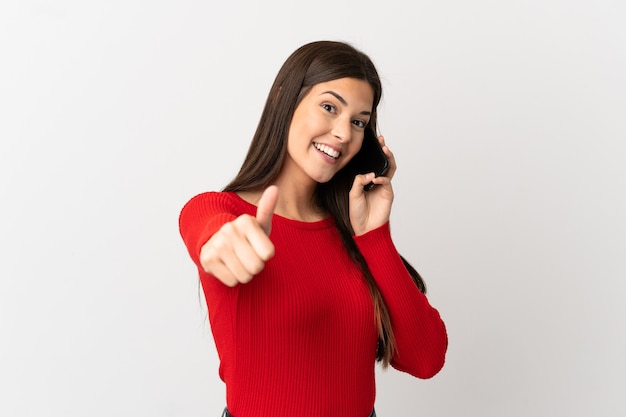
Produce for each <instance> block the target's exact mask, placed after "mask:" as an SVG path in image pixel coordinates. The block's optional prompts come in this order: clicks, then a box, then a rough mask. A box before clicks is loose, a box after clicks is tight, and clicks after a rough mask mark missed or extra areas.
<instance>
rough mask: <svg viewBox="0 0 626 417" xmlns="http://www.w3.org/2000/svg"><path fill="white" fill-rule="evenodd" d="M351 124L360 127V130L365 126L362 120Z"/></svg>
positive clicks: (365, 123)
mask: <svg viewBox="0 0 626 417" xmlns="http://www.w3.org/2000/svg"><path fill="white" fill-rule="evenodd" d="M352 123H353V124H354V125H355V126H357V127H360V128H361V129H364V128H365V126H367V122H366V121H364V120H353V121H352Z"/></svg>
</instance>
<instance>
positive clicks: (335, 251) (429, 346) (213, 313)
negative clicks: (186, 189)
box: [179, 192, 447, 417]
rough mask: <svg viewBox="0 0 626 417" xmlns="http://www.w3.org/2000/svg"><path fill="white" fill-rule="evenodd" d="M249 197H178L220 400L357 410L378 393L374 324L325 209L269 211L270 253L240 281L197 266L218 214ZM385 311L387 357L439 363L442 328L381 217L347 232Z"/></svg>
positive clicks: (406, 365)
mask: <svg viewBox="0 0 626 417" xmlns="http://www.w3.org/2000/svg"><path fill="white" fill-rule="evenodd" d="M244 213H246V214H250V215H255V214H256V207H255V206H254V205H252V204H250V203H248V202H246V201H244V200H243V199H241V198H240V197H239V196H237V195H236V194H235V193H217V192H210V193H204V194H200V195H198V196H196V197H194V198H192V199H191V200H190V201H189V202H188V203H187V204H186V205H185V206H184V208H183V209H182V211H181V215H180V223H179V224H180V232H181V235H182V237H183V240H184V242H185V245H186V246H187V249H188V251H189V254H190V255H191V258H192V260H193V261H194V262H195V264H196V265H197V266H198V271H199V275H200V280H201V283H202V288H203V290H204V294H205V297H206V301H207V305H208V310H209V321H210V324H211V330H212V332H213V336H214V340H215V344H216V348H217V352H218V355H219V358H220V370H219V374H220V378H221V379H222V380H223V381H224V382H225V383H226V397H227V399H226V402H227V405H228V409H229V411H230V412H231V413H232V414H233V415H234V416H236V417H262V416H265V417H266V416H285V417H287V416H298V417H319V416H331V415H340V416H347V417H364V416H368V415H369V413H370V412H371V411H372V408H373V406H374V399H375V380H374V379H375V358H376V346H377V331H376V324H375V318H374V308H373V303H372V298H371V296H370V293H369V290H368V288H367V286H366V284H365V281H364V278H363V276H362V273H361V272H360V270H359V269H358V267H357V266H356V265H355V264H354V263H353V262H352V261H351V260H350V258H349V255H348V253H347V252H346V250H345V248H344V246H343V244H342V242H341V238H340V236H339V233H338V231H337V228H336V227H335V224H334V220H333V219H332V218H327V219H324V220H321V221H317V222H311V223H307V222H300V221H296V220H291V219H288V218H285V217H281V216H279V215H274V216H273V218H272V231H271V234H270V239H271V240H272V242H273V243H274V246H275V256H274V257H273V258H272V259H270V260H269V261H268V262H266V264H265V268H264V269H263V271H262V272H261V273H259V274H258V275H257V276H256V277H254V278H253V279H252V281H251V282H249V283H247V284H240V285H237V286H235V287H228V286H226V285H224V284H222V283H221V282H220V281H219V280H217V279H216V278H214V277H213V276H211V275H209V274H207V273H205V272H204V271H203V269H202V268H201V267H200V264H199V254H200V249H201V247H202V246H203V245H204V243H206V241H207V240H208V239H209V238H210V237H211V236H212V234H213V233H215V232H216V231H217V230H219V228H220V227H221V226H222V225H223V224H224V223H226V222H229V221H232V220H234V219H235V218H237V217H238V216H240V215H241V214H244ZM354 239H355V242H356V243H357V246H358V247H359V249H360V251H361V253H362V254H363V256H364V257H365V259H366V261H367V264H368V266H369V268H370V270H371V272H372V274H373V276H374V278H375V280H376V283H377V285H378V287H379V288H380V291H381V293H382V296H383V298H384V300H385V303H386V304H387V307H388V309H389V312H390V315H391V322H392V327H393V332H394V335H395V338H396V343H397V353H396V354H395V355H394V357H393V359H392V362H391V365H392V366H393V367H394V368H396V369H399V370H401V371H404V372H408V373H409V374H411V375H414V376H416V377H418V378H430V377H432V376H433V375H435V374H436V373H437V372H438V371H439V370H440V369H441V367H442V366H443V363H444V359H445V353H446V349H447V334H446V329H445V326H444V323H443V321H442V320H441V318H440V316H439V313H438V312H437V310H435V309H434V308H433V307H432V306H431V305H430V304H429V302H428V300H427V298H426V296H425V295H424V294H422V293H421V292H420V291H419V290H418V289H417V287H416V285H415V284H414V283H413V281H412V279H411V277H410V275H409V274H408V272H407V271H406V269H405V267H404V265H403V263H402V260H401V259H400V256H399V255H398V252H397V250H396V248H395V246H394V244H393V242H392V240H391V235H390V230H389V224H388V223H387V224H384V225H383V226H381V227H379V228H377V229H375V230H372V231H370V232H368V233H366V234H364V235H361V236H355V237H354Z"/></svg>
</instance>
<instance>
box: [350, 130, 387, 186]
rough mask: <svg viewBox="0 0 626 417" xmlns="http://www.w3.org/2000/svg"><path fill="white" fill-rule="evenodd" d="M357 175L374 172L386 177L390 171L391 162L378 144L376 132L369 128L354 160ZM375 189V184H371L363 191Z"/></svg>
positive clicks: (378, 175)
mask: <svg viewBox="0 0 626 417" xmlns="http://www.w3.org/2000/svg"><path fill="white" fill-rule="evenodd" d="M353 164H354V172H355V174H368V173H370V172H373V173H374V174H375V175H376V176H377V177H380V176H381V175H385V173H386V172H387V170H388V169H389V160H388V159H387V156H386V155H385V153H384V152H383V148H382V147H381V146H380V143H379V142H378V138H377V137H376V134H375V133H374V131H373V130H372V129H371V128H370V127H369V126H368V127H367V128H366V129H365V136H364V137H363V144H362V145H361V150H360V151H359V153H358V154H356V155H355V156H354V159H353ZM373 187H374V183H373V182H370V183H369V184H367V185H365V186H364V187H363V189H364V190H365V191H369V190H371V189H372V188H373Z"/></svg>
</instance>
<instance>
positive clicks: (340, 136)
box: [332, 120, 352, 142]
mask: <svg viewBox="0 0 626 417" xmlns="http://www.w3.org/2000/svg"><path fill="white" fill-rule="evenodd" d="M332 134H333V136H335V137H336V138H337V140H339V142H349V141H350V139H352V122H351V121H350V120H347V121H346V120H337V121H336V122H335V124H334V125H333V129H332Z"/></svg>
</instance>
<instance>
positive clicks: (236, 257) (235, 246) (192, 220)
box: [179, 187, 278, 287]
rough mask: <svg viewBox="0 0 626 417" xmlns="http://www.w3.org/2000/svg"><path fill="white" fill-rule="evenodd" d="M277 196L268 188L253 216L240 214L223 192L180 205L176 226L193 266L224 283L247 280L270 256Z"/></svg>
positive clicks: (275, 192)
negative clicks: (272, 224)
mask: <svg viewBox="0 0 626 417" xmlns="http://www.w3.org/2000/svg"><path fill="white" fill-rule="evenodd" d="M277 198H278V190H277V189H276V187H269V188H268V189H267V190H265V192H264V193H263V195H262V196H261V199H260V201H259V205H258V208H257V212H256V216H253V215H250V214H247V213H242V212H243V210H242V209H241V207H239V208H237V207H236V204H235V202H234V201H233V200H232V199H231V198H230V196H228V195H227V194H225V193H205V194H200V195H198V196H196V197H194V198H192V199H191V200H190V201H189V202H188V203H187V204H186V205H185V207H183V209H182V211H181V214H180V218H179V226H180V233H181V236H182V237H183V240H184V241H185V245H186V246H187V250H188V251H189V254H190V255H191V258H192V259H193V261H194V262H195V263H196V265H197V266H198V267H199V268H201V270H203V271H204V272H206V273H208V274H211V275H213V276H214V277H215V278H217V279H218V280H220V281H221V282H222V283H224V284H225V285H228V286H230V287H233V286H235V285H237V284H239V283H246V282H249V281H250V280H251V279H252V278H253V277H254V276H255V275H256V274H258V273H259V272H261V270H262V269H263V268H264V267H265V262H267V261H268V260H269V259H270V258H272V257H273V256H274V245H273V244H272V242H271V241H270V239H269V232H270V229H271V223H272V215H273V212H274V207H275V205H276V201H277Z"/></svg>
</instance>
